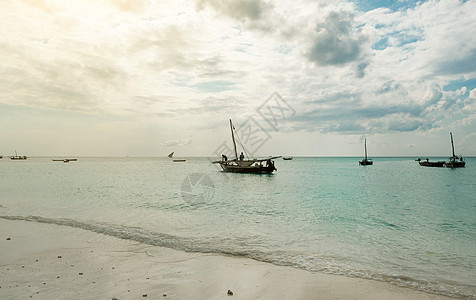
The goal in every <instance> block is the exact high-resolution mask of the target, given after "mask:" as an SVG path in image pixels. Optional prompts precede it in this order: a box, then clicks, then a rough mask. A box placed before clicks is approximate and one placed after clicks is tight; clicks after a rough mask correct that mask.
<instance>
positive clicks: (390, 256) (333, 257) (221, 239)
mask: <svg viewBox="0 0 476 300" xmlns="http://www.w3.org/2000/svg"><path fill="white" fill-rule="evenodd" d="M438 159H440V160H444V159H445V158H434V159H432V160H438ZM358 160H359V158H294V159H293V160H291V161H283V160H277V161H276V167H277V168H278V172H276V173H275V174H272V175H253V174H229V173H223V172H221V171H220V170H219V169H218V167H217V166H216V165H212V164H211V163H210V161H209V160H208V159H206V158H187V162H185V163H173V162H172V161H171V160H169V159H166V158H79V161H78V162H70V163H62V162H52V161H51V158H45V157H42V158H39V157H36V158H35V157H33V158H29V159H28V160H26V161H10V160H9V159H7V158H3V159H2V160H0V216H1V217H2V218H9V219H20V220H26V221H30V222H46V223H52V224H58V225H66V226H73V227H78V228H82V229H86V230H90V231H94V232H98V233H103V234H106V235H112V236H117V237H120V238H125V239H131V240H136V241H141V242H145V243H148V244H152V245H160V246H165V247H171V248H174V249H179V250H186V251H197V252H209V253H229V254H234V255H239V256H245V257H249V258H254V259H257V260H261V261H267V262H271V263H274V264H277V265H289V266H293V267H296V268H302V269H306V270H311V271H319V272H325V273H332V274H342V275H346V276H351V277H361V278H371V279H375V280H381V281H386V282H391V283H393V284H396V285H400V286H406V287H410V288H414V289H419V290H423V291H429V292H433V293H437V294H443V295H450V296H458V297H467V298H476V281H475V278H476V196H475V195H476V180H475V179H476V159H474V158H468V159H467V160H466V161H467V167H466V168H463V169H446V168H425V167H420V166H419V165H418V163H417V162H415V161H414V160H413V158H375V159H374V161H375V162H374V164H375V165H373V166H366V167H362V166H359V165H358Z"/></svg>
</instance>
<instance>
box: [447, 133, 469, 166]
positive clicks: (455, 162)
mask: <svg viewBox="0 0 476 300" xmlns="http://www.w3.org/2000/svg"><path fill="white" fill-rule="evenodd" d="M450 137H451V149H452V150H453V156H452V157H450V160H449V161H448V162H445V167H447V168H464V166H465V165H466V162H465V161H464V160H463V157H462V156H461V155H460V156H456V155H455V146H454V143H453V133H451V132H450Z"/></svg>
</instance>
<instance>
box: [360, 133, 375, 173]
mask: <svg viewBox="0 0 476 300" xmlns="http://www.w3.org/2000/svg"><path fill="white" fill-rule="evenodd" d="M364 145H365V146H364V148H365V158H364V159H363V160H361V161H359V165H361V166H371V165H373V164H374V162H373V161H372V159H367V139H365V144H364Z"/></svg>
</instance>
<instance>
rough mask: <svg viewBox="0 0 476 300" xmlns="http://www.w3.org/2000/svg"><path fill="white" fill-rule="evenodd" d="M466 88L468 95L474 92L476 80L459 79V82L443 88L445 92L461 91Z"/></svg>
mask: <svg viewBox="0 0 476 300" xmlns="http://www.w3.org/2000/svg"><path fill="white" fill-rule="evenodd" d="M463 86H465V87H466V93H469V91H471V90H473V89H475V88H476V78H472V79H469V80H465V79H463V78H462V79H458V80H453V81H451V82H450V83H448V84H447V85H445V86H444V87H443V90H445V91H456V90H458V89H460V88H461V87H463Z"/></svg>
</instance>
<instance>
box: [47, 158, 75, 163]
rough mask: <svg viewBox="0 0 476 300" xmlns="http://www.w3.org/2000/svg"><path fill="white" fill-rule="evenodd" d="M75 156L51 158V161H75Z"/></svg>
mask: <svg viewBox="0 0 476 300" xmlns="http://www.w3.org/2000/svg"><path fill="white" fill-rule="evenodd" d="M77 160H78V159H77V158H62V159H52V161H62V162H64V163H69V162H70V161H77Z"/></svg>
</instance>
